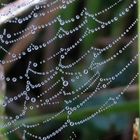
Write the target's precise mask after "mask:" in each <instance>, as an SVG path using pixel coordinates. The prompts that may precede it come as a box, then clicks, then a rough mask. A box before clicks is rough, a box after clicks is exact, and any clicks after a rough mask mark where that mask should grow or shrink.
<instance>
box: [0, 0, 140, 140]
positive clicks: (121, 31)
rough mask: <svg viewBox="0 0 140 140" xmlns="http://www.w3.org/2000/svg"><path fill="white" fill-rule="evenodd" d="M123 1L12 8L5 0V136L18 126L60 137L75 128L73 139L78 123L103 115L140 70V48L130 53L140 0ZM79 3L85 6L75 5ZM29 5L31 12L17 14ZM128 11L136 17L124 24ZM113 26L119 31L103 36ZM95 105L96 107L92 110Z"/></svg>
mask: <svg viewBox="0 0 140 140" xmlns="http://www.w3.org/2000/svg"><path fill="white" fill-rule="evenodd" d="M89 1H91V0H89ZM123 3H124V1H123V0H117V1H113V2H109V4H106V7H105V8H103V9H98V10H97V12H94V8H93V9H90V8H89V7H88V6H86V2H84V1H79V0H53V1H51V0H46V1H45V0H43V1H39V0H30V1H25V2H24V3H21V4H19V5H16V4H13V3H11V4H10V7H9V8H8V7H7V6H9V4H6V3H1V8H4V7H7V8H8V10H7V11H4V12H2V11H1V12H0V23H1V24H2V25H1V26H2V28H1V30H0V54H1V59H0V64H1V65H2V66H3V67H4V69H5V73H6V75H4V74H2V73H1V75H0V80H5V81H6V83H7V88H8V90H9V91H10V90H11V91H12V92H11V93H10V94H8V93H7V94H6V95H5V96H3V97H1V98H2V99H1V100H2V101H1V102H0V103H1V104H0V106H1V108H2V110H5V112H8V113H5V114H6V115H4V114H1V116H0V118H1V120H3V123H2V124H1V125H0V129H1V130H0V135H1V137H3V136H9V135H12V134H13V133H18V134H19V135H20V137H21V139H23V140H26V139H39V140H47V139H57V136H59V135H62V136H63V134H64V133H65V130H70V133H69V136H68V137H67V140H74V139H77V137H78V136H77V133H76V132H74V131H73V130H72V128H74V127H77V126H82V125H84V124H86V123H88V122H89V121H91V120H94V119H96V118H98V116H100V115H102V113H104V112H106V111H107V110H110V109H111V108H112V107H113V106H116V105H117V104H118V103H119V102H120V101H121V100H122V98H123V96H124V94H125V92H126V91H127V90H128V88H129V87H130V86H131V85H133V84H134V83H136V81H137V77H138V76H139V73H138V71H137V66H136V65H137V59H138V57H139V52H134V51H133V55H131V54H128V53H130V50H131V51H132V50H134V49H135V50H136V45H135V43H136V41H137V38H138V34H137V33H136V31H135V30H136V26H137V23H138V18H137V17H132V15H131V13H132V11H133V10H135V8H136V6H137V1H136V0H133V1H129V2H127V5H125V6H124V5H123ZM78 4H79V5H81V7H80V8H79V10H77V11H76V10H74V11H72V10H73V9H74V8H73V9H72V7H74V6H75V5H78ZM117 7H121V8H120V10H119V11H117V10H116V8H117ZM27 9H28V10H27ZM24 10H27V13H26V12H25V14H23V15H24V16H20V15H19V14H17V13H20V12H22V11H24ZM69 11H70V12H69ZM129 16H131V18H132V20H131V22H129V23H128V24H127V26H125V25H124V27H123V26H121V25H120V24H119V23H120V22H121V21H122V20H124V19H127V18H129ZM4 25H9V26H4ZM25 25H26V27H25ZM115 25H117V26H119V27H118V28H117V29H118V32H117V31H114V32H117V33H116V34H113V33H111V31H110V28H111V27H113V26H115ZM7 27H8V28H7ZM16 27H17V29H18V30H17V29H15V30H12V29H10V28H16ZM115 27H116V26H115ZM108 32H109V33H110V34H111V35H112V36H113V39H111V40H107V41H104V40H103V39H102V40H103V41H100V37H104V36H105V34H108ZM98 38H99V39H98ZM102 42H103V43H102ZM120 44H121V45H120ZM118 46H119V47H118ZM134 47H135V48H134ZM126 54H127V55H128V56H127V55H126ZM124 56H126V59H122V58H123V57H124ZM9 70H10V71H11V73H12V74H11V73H10V74H9V73H8V72H9ZM128 73H129V74H128ZM126 74H127V75H126ZM11 75H12V76H11ZM121 77H126V78H127V80H126V81H127V82H126V81H125V84H124V85H126V86H125V87H123V88H122V89H121V91H119V93H117V94H114V95H112V94H111V95H109V96H107V97H106V98H105V99H104V100H100V98H97V97H98V96H99V97H100V96H102V94H103V93H102V92H103V91H105V90H107V89H108V88H111V87H113V86H114V85H115V84H116V83H117V84H118V85H119V86H122V85H123V84H122V83H121V82H120V81H121V80H120V79H121ZM124 80H125V79H124ZM88 106H90V108H91V107H93V106H94V107H95V106H97V109H96V110H93V111H88V110H87V107H88ZM9 112H10V113H9ZM32 118H33V119H32ZM36 120H37V121H36ZM51 125H53V126H54V127H53V128H51V127H50V126H51ZM39 129H40V130H39ZM32 130H33V131H32ZM42 131H43V132H42Z"/></svg>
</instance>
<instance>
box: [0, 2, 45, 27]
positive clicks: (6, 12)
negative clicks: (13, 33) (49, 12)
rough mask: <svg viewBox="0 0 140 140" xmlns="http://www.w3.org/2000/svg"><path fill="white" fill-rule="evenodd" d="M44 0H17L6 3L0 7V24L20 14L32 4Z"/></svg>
mask: <svg viewBox="0 0 140 140" xmlns="http://www.w3.org/2000/svg"><path fill="white" fill-rule="evenodd" d="M44 2H45V0H18V1H15V2H12V3H10V4H8V5H7V6H5V7H4V8H2V9H0V25H2V24H4V23H5V22H6V21H8V20H10V19H12V18H14V17H16V16H19V15H21V14H22V13H24V12H25V11H27V10H28V9H30V8H31V7H32V6H35V5H36V4H41V3H44Z"/></svg>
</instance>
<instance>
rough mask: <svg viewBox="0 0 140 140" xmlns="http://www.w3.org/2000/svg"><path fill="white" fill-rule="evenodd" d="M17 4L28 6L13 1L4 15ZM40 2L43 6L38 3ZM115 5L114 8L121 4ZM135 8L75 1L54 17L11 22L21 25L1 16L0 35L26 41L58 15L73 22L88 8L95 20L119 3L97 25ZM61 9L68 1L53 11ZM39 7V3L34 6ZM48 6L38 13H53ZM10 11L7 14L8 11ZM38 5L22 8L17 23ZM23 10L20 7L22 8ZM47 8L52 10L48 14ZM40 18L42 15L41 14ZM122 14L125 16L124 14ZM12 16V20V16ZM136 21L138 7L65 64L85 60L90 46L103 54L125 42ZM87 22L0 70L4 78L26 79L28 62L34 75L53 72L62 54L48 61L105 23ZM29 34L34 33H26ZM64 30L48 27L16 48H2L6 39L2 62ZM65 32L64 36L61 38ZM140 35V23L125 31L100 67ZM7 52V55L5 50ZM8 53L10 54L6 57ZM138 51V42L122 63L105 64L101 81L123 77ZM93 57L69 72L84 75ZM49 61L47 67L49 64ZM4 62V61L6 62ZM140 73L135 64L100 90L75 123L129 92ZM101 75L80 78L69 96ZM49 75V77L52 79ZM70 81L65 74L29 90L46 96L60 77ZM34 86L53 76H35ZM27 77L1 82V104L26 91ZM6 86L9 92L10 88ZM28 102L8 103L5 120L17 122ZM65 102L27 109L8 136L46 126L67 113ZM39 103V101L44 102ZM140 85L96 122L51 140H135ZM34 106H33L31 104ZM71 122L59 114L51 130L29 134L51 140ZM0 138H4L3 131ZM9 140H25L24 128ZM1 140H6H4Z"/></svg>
mask: <svg viewBox="0 0 140 140" xmlns="http://www.w3.org/2000/svg"><path fill="white" fill-rule="evenodd" d="M12 2H15V3H14V4H15V5H16V4H19V3H23V2H24V3H26V2H28V1H26V0H25V1H23V0H17V1H11V0H0V3H1V10H0V15H1V13H3V11H4V12H5V13H7V11H6V10H8V9H9V7H11V9H12V5H9V3H12ZM37 2H38V1H37ZM117 2H118V4H116V5H115V3H117ZM48 3H52V1H51V0H50V1H48ZM131 3H133V1H132V0H120V2H119V1H118V0H111V1H109V0H108V1H104V0H76V1H74V2H72V3H71V4H69V5H68V6H67V7H66V8H62V9H61V8H60V9H57V10H54V11H53V12H50V13H48V14H46V15H45V16H40V17H36V15H35V14H33V16H31V18H29V19H28V20H26V19H25V21H23V23H22V24H21V23H19V22H20V21H18V20H16V19H15V18H12V19H11V21H12V20H13V21H14V20H15V21H18V23H9V22H7V23H4V22H3V19H2V16H1V17H0V34H1V35H2V34H3V32H4V29H6V33H5V34H6V35H4V36H3V39H4V40H8V38H7V34H12V36H11V37H10V39H11V40H13V39H15V38H20V37H21V36H24V35H26V34H28V33H29V32H31V29H30V28H29V27H30V26H32V25H42V24H47V23H49V22H50V21H52V20H53V19H54V18H55V17H57V18H59V17H58V15H61V18H62V19H71V18H74V17H75V16H76V15H79V14H80V13H81V12H82V11H83V9H85V8H87V9H88V12H89V13H92V14H93V15H94V14H95V13H99V12H100V11H102V10H103V9H106V8H108V7H110V6H111V5H113V4H114V6H113V8H108V9H107V10H104V12H102V13H101V14H99V15H98V16H97V20H99V21H104V22H107V21H109V20H111V19H113V18H114V17H115V16H118V15H119V13H121V12H122V11H123V10H125V8H127V7H129V6H130V4H131ZM59 4H60V5H62V4H63V1H61V0H58V2H56V4H55V3H54V5H52V7H51V8H52V9H53V6H54V8H55V7H57V5H59ZM35 5H36V4H35ZM41 5H46V8H42V9H40V8H39V9H38V10H37V11H36V14H37V13H47V11H49V10H50V7H49V6H47V4H44V3H43V4H42V3H41V4H39V6H41ZM4 7H5V9H4ZM34 7H35V6H34V5H33V6H30V7H27V8H26V9H23V11H21V12H19V13H17V18H19V19H24V17H27V16H28V15H29V14H30V13H32V11H33V9H34ZM19 8H20V7H19ZM47 8H48V9H47ZM38 15H39V14H38ZM122 15H123V14H122ZM7 17H8V16H7ZM136 18H137V5H134V7H133V8H132V10H130V11H129V12H128V13H127V14H126V15H125V16H124V17H123V16H122V18H120V19H119V20H118V21H117V22H114V23H111V24H110V25H109V26H107V27H105V28H103V29H101V30H99V31H97V32H95V33H92V34H90V35H89V36H87V37H86V38H85V39H83V41H82V42H81V43H80V44H79V45H77V47H76V48H75V49H73V50H72V51H71V52H70V53H69V54H68V55H67V57H66V59H65V61H64V64H70V63H73V62H75V61H76V60H77V59H78V58H79V57H81V56H82V55H83V54H84V53H85V52H86V51H87V50H88V49H90V48H91V46H93V47H96V48H98V49H97V51H95V53H96V52H98V51H99V49H103V48H105V46H107V45H108V44H110V43H111V42H113V41H114V40H115V39H116V38H118V37H120V36H121V34H122V33H123V32H124V31H125V30H126V29H128V28H129V26H130V25H131V24H132V23H133V22H134V21H135V20H136ZM87 20H88V22H87V23H86V24H85V25H84V26H83V27H82V28H81V29H80V30H78V31H75V32H74V33H72V34H70V35H67V36H65V37H63V38H61V37H60V38H58V39H56V40H55V41H54V42H52V43H51V44H50V45H48V46H47V47H45V48H42V49H40V50H38V51H32V52H31V53H27V54H26V56H24V57H22V58H21V59H19V60H17V61H14V62H12V63H6V64H1V65H0V72H1V73H4V74H5V77H20V76H21V75H24V74H25V73H26V70H27V67H28V64H29V61H32V62H35V63H37V64H40V62H42V61H43V60H44V62H42V64H40V65H38V66H37V67H36V68H34V70H35V71H38V72H46V71H49V70H50V69H52V68H55V67H56V66H57V65H58V63H59V58H60V55H58V56H57V57H55V58H54V59H51V60H50V61H47V58H49V57H51V56H53V54H56V52H58V51H59V50H60V48H64V49H65V48H68V47H70V46H72V45H73V44H75V42H76V41H77V40H78V39H79V38H80V37H81V36H83V35H84V33H85V31H86V29H87V27H88V28H89V29H94V28H96V27H99V26H100V23H98V22H97V21H95V20H93V19H91V18H87ZM83 21H84V17H81V18H79V19H77V20H75V21H74V22H70V23H68V24H65V25H63V28H64V29H65V30H68V31H69V30H71V29H73V28H75V27H78V25H80V24H81V23H82V22H83ZM26 29H29V30H26ZM59 29H60V24H59V23H54V24H53V25H51V26H48V27H47V28H41V29H39V30H38V31H36V32H35V33H32V34H30V35H29V36H28V37H25V38H24V37H23V38H22V39H19V40H17V41H16V42H13V43H7V44H6V43H3V42H2V40H1V41H0V46H2V48H1V49H0V60H5V61H9V60H11V59H12V58H11V57H10V55H9V53H14V54H16V55H18V54H19V53H22V52H23V51H25V50H26V49H27V47H28V46H29V45H30V44H31V43H32V44H35V45H38V46H39V45H40V44H43V43H46V42H47V41H48V40H49V39H51V38H53V37H54V36H55V35H56V34H57V33H58V30H59ZM21 30H24V32H20V31H21ZM15 32H18V34H16V37H15V36H13V34H14V33H15ZM62 33H64V32H62V31H60V32H59V34H60V35H61V34H62ZM136 34H137V23H136V24H135V25H134V27H133V28H132V29H131V30H130V31H129V32H126V35H125V36H123V37H122V39H121V40H119V41H118V43H116V44H115V45H113V47H112V48H111V49H109V50H107V51H105V52H104V53H102V54H101V55H99V56H98V58H97V60H95V61H96V62H103V61H104V60H107V59H108V58H110V57H112V56H113V55H114V54H116V53H117V52H119V50H120V49H121V48H123V47H124V46H125V45H127V43H129V41H130V40H131V39H132V38H134V36H135V35H136ZM4 49H5V50H4ZM7 52H9V53H7ZM137 52H138V45H137V39H136V40H135V41H134V42H133V43H131V45H130V46H129V47H128V48H127V49H126V50H125V51H124V52H123V53H121V54H120V55H119V56H117V58H115V59H113V60H112V61H111V62H108V63H105V64H104V65H103V66H101V67H99V72H100V74H101V77H103V78H108V77H112V76H113V75H115V74H116V73H118V72H120V71H121V70H122V69H123V68H124V67H125V65H127V63H128V62H129V61H130V60H131V59H132V58H134V57H135V56H136V55H137ZM93 55H94V54H93V53H90V54H89V55H88V56H86V57H84V59H82V60H81V61H80V62H79V63H78V64H76V65H75V66H74V68H72V69H68V70H69V72H71V71H74V72H77V71H82V70H83V69H85V68H88V66H89V64H90V63H91V61H92V59H93ZM45 61H46V62H45ZM1 63H2V61H1ZM137 72H138V61H137V59H136V61H135V62H134V63H133V64H131V65H130V67H129V68H128V69H127V70H126V71H124V72H123V73H122V74H121V76H119V77H118V78H116V79H115V80H114V81H113V82H111V84H110V85H109V86H107V87H106V88H105V89H103V90H101V91H100V92H98V93H97V94H95V95H94V96H93V97H92V99H90V100H89V101H88V102H87V103H86V104H85V105H84V107H82V108H81V109H79V110H78V111H76V112H75V114H74V115H73V116H72V120H82V119H83V118H87V117H88V116H90V115H91V114H93V113H94V112H96V111H97V110H99V107H100V105H102V104H103V103H104V102H105V101H106V100H107V99H109V98H110V97H112V98H113V97H116V96H117V95H118V94H120V93H121V92H122V91H123V90H124V89H125V87H126V86H127V85H128V84H129V82H130V81H131V79H132V78H134V76H135V75H136V73H137ZM95 73H96V71H95V70H93V71H91V72H89V73H88V74H87V75H86V76H84V77H83V79H82V78H81V79H80V80H76V81H75V82H74V83H73V84H71V85H70V86H69V87H68V89H67V90H68V91H67V92H70V91H73V90H76V89H78V87H79V85H82V84H83V83H85V82H86V81H88V80H89V79H90V78H91V77H92V76H93V74H95ZM49 76H50V75H49ZM62 76H63V77H65V75H64V74H62V73H59V74H58V75H57V76H56V77H55V78H54V79H53V80H51V81H50V82H48V83H47V84H45V85H44V86H41V87H39V88H36V89H32V90H31V91H29V95H30V97H34V98H37V96H39V95H40V94H41V93H42V92H44V91H45V90H47V89H49V87H51V86H52V85H53V84H54V83H55V82H56V81H57V80H58V79H60V78H61V77H62ZM29 77H30V79H29V80H30V81H31V83H32V84H33V85H34V84H37V83H39V82H42V81H44V80H45V79H46V78H47V77H48V75H47V76H46V75H45V76H44V75H43V76H41V75H36V74H34V73H30V75H29ZM66 77H67V78H68V79H70V78H75V77H74V76H66ZM27 80H28V79H27V78H26V77H24V78H23V79H20V78H19V79H18V82H13V81H12V79H11V80H10V81H8V79H4V80H2V81H0V82H1V83H0V84H1V86H0V88H1V89H0V94H1V100H3V99H4V97H3V96H6V97H8V98H11V97H14V96H16V95H18V94H19V93H21V92H22V91H24V89H25V88H26V82H27ZM5 85H6V87H5ZM96 86H97V85H95V86H92V87H90V88H89V90H88V91H86V93H85V94H83V95H82V96H80V98H79V99H78V100H76V102H74V103H73V104H72V106H75V105H76V104H79V103H80V102H81V101H83V100H84V99H86V98H87V97H88V96H89V95H90V94H91V93H92V92H93V91H94V90H95V88H96ZM60 89H61V85H58V86H56V87H55V88H54V89H52V90H51V91H49V92H48V93H47V94H45V95H44V96H43V97H42V99H40V100H44V99H46V98H48V97H51V96H52V95H55V94H57V93H58V92H59V91H60ZM73 97H74V96H72V97H69V96H68V97H67V99H72V98H73ZM24 100H25V99H24V98H20V99H18V100H17V101H14V102H12V103H9V104H8V105H7V106H6V107H5V108H2V107H1V110H0V112H1V115H6V116H9V117H10V116H12V117H13V118H14V117H16V115H18V114H20V113H21V110H22V109H23V107H24V105H23V103H24ZM64 100H66V97H63V96H60V97H59V98H57V99H55V100H54V101H56V102H59V104H55V105H46V106H45V107H39V108H37V109H33V110H31V109H28V110H27V112H26V115H25V116H24V117H22V118H20V120H18V121H16V122H15V123H14V124H13V125H12V126H11V127H10V128H9V127H6V130H5V131H8V132H9V131H10V132H11V130H14V129H15V128H16V126H14V125H16V123H17V125H18V124H19V125H21V124H23V123H27V124H36V123H41V122H42V121H43V120H45V119H47V118H49V117H50V116H53V115H55V113H57V112H59V111H60V110H62V109H63V108H64V107H65V106H66V104H65V102H64ZM39 102H40V101H37V103H39ZM138 103H139V102H138V80H137V78H136V80H135V81H134V82H133V83H132V84H131V85H130V86H129V87H128V89H127V90H126V91H125V93H124V94H123V96H121V97H120V99H119V100H118V102H117V104H116V105H114V106H113V107H111V108H109V109H107V110H106V111H104V112H101V113H99V115H97V116H96V117H94V118H93V119H90V120H89V121H87V122H86V123H84V124H82V125H78V126H73V127H68V128H65V129H64V130H63V131H62V132H61V133H59V134H58V135H56V136H55V137H53V138H52V140H58V139H59V140H70V139H71V140H72V139H75V140H132V135H133V123H134V121H135V118H136V117H138V112H139V108H138ZM31 105H32V103H31V102H28V104H27V108H29V107H30V106H31ZM32 106H33V107H34V104H33V105H32ZM65 120H66V114H65V113H64V114H63V115H60V116H59V117H56V119H54V120H52V121H51V122H49V123H47V124H46V125H39V126H37V127H33V128H28V131H29V132H30V133H32V134H36V135H38V136H42V137H43V136H46V135H48V134H50V133H51V132H54V131H55V130H56V129H58V128H59V127H60V126H61V125H62V124H63V122H65ZM1 123H5V124H6V123H7V120H3V119H1ZM0 133H2V132H1V131H0ZM6 138H7V139H9V140H21V139H23V128H22V127H21V128H19V129H17V130H16V131H14V132H12V133H10V134H6ZM2 139H5V138H4V137H3V138H2ZM31 139H35V138H32V137H30V136H26V140H31Z"/></svg>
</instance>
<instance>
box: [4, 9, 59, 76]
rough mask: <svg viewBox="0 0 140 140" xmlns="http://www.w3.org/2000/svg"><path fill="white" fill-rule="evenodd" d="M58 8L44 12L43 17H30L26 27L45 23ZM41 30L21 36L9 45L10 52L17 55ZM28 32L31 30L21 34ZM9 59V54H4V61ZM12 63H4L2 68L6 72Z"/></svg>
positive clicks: (53, 15)
mask: <svg viewBox="0 0 140 140" xmlns="http://www.w3.org/2000/svg"><path fill="white" fill-rule="evenodd" d="M45 10H46V11H48V9H45ZM58 10H59V9H58ZM58 10H55V11H54V12H51V13H49V14H46V15H45V16H43V17H40V18H34V19H32V21H31V22H30V23H29V24H28V27H30V26H32V25H42V24H46V23H47V22H49V21H50V20H51V19H52V18H53V17H55V15H56V14H57V12H58ZM43 11H44V10H43ZM46 11H45V12H46ZM28 27H27V28H28ZM41 30H42V29H38V30H36V33H35V34H30V35H29V36H28V37H26V38H23V39H22V40H20V41H18V42H17V43H15V44H14V45H13V46H12V47H11V49H10V50H9V52H10V53H11V54H12V53H14V54H16V55H17V56H18V54H20V53H21V52H22V51H24V50H26V48H27V47H28V45H30V43H31V42H33V41H34V40H35V39H36V37H37V35H38V33H39V32H41ZM30 32H31V30H28V31H26V32H24V34H23V35H22V36H24V35H26V34H29V33H30ZM10 59H11V56H10V55H6V56H5V58H4V60H5V61H8V60H10ZM13 64H14V62H13V63H8V64H5V65H4V70H5V72H6V73H7V72H8V71H9V70H10V68H11V67H12V66H13Z"/></svg>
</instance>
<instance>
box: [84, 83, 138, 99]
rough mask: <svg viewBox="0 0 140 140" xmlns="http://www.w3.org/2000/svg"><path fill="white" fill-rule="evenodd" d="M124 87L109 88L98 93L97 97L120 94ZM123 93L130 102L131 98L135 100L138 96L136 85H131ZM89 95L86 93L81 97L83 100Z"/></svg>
mask: <svg viewBox="0 0 140 140" xmlns="http://www.w3.org/2000/svg"><path fill="white" fill-rule="evenodd" d="M125 87H126V86H122V87H116V88H109V89H103V90H100V91H99V94H98V95H102V94H107V95H109V94H112V93H121V92H122V91H123V89H124V88H125ZM125 93H127V94H125V96H127V97H130V99H131V100H132V98H134V99H135V98H136V97H137V96H138V85H131V86H129V87H128V89H127V91H125ZM90 94H91V92H88V93H86V94H84V95H83V96H82V98H85V97H87V96H88V95H90Z"/></svg>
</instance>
